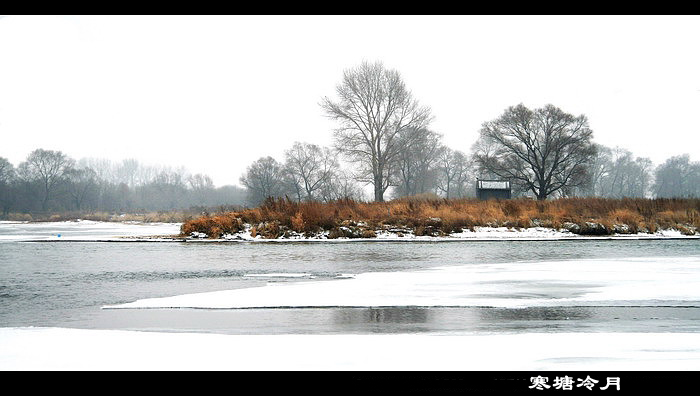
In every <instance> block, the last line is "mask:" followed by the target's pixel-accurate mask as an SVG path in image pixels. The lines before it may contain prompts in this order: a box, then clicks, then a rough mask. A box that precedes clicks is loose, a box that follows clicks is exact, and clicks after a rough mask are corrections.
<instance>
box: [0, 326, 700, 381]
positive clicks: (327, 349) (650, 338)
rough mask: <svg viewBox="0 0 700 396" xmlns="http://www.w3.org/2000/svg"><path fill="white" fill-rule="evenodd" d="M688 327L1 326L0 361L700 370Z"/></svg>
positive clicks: (87, 366) (145, 366)
mask: <svg viewBox="0 0 700 396" xmlns="http://www.w3.org/2000/svg"><path fill="white" fill-rule="evenodd" d="M698 351H700V336H699V335H697V334H692V333H534V334H478V335H476V334H474V335H412V334H400V335H273V336H262V335H222V334H195V333H155V332H136V331H120V330H81V329H65V328H0V370H89V371H95V370H243V371H246V370H268V371H274V370H316V371H333V370H422V371H431V370H464V371H497V370H498V371H510V370H564V369H566V370H577V371H582V370H654V371H662V370H693V371H695V370H700V352H698Z"/></svg>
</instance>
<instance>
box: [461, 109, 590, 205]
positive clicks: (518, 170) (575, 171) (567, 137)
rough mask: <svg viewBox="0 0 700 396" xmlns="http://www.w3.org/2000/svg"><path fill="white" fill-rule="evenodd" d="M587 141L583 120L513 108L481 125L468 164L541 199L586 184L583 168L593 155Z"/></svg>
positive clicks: (547, 111)
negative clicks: (487, 150)
mask: <svg viewBox="0 0 700 396" xmlns="http://www.w3.org/2000/svg"><path fill="white" fill-rule="evenodd" d="M592 137H593V131H592V130H591V129H590V128H589V126H588V119H587V118H586V116H584V115H580V116H577V117H576V116H573V115H571V114H567V113H565V112H563V111H562V110H561V109H559V108H557V107H555V106H553V105H551V104H550V105H546V106H544V107H543V108H540V109H535V110H530V109H528V108H527V107H525V106H524V105H523V104H519V105H517V106H511V107H509V108H508V109H506V111H505V112H504V113H503V114H502V115H501V116H500V117H499V118H497V119H495V120H493V121H488V122H485V123H484V124H483V126H482V128H481V131H480V137H479V141H480V142H477V144H475V146H474V148H475V151H474V159H475V160H476V161H477V163H478V165H479V167H480V168H481V169H482V170H485V171H488V172H491V173H493V174H495V175H497V176H498V177H500V178H504V179H509V180H511V182H512V183H513V184H514V185H519V186H520V188H521V189H522V190H523V191H531V192H532V193H533V194H534V195H535V196H536V197H537V199H538V200H544V199H546V198H547V197H549V196H550V195H551V194H553V193H555V192H557V191H559V190H560V189H562V188H564V187H567V186H569V187H571V186H577V185H582V184H583V183H586V182H587V180H588V179H589V178H588V177H587V174H586V172H587V168H588V165H589V164H588V163H589V162H590V160H591V158H592V156H593V155H594V154H595V150H596V149H595V146H594V145H593V144H592V142H591V139H592ZM483 147H489V148H490V149H491V150H490V151H489V152H486V151H484V150H483Z"/></svg>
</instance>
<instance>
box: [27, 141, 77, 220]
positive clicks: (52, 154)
mask: <svg viewBox="0 0 700 396" xmlns="http://www.w3.org/2000/svg"><path fill="white" fill-rule="evenodd" d="M74 163H75V161H74V160H73V159H71V158H69V157H68V156H67V155H65V154H63V153H62V152H60V151H53V150H43V149H36V150H34V151H32V152H31V153H30V154H29V156H28V157H27V160H26V161H25V162H23V163H21V164H20V165H19V172H20V174H21V175H22V176H23V178H24V179H25V180H27V181H36V182H38V183H39V185H40V186H41V194H42V199H41V209H42V211H46V210H47V209H48V204H49V200H50V199H51V198H53V194H54V193H55V191H56V187H57V186H58V185H59V183H60V181H61V179H62V178H63V176H64V175H65V173H66V171H67V170H68V169H70V168H72V167H73V164H74Z"/></svg>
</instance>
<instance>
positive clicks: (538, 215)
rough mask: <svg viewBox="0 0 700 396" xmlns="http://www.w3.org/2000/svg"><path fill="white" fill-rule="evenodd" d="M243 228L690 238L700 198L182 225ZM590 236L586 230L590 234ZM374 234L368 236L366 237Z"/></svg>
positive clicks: (262, 212)
mask: <svg viewBox="0 0 700 396" xmlns="http://www.w3.org/2000/svg"><path fill="white" fill-rule="evenodd" d="M245 224H250V225H252V226H254V227H255V233H256V234H260V235H262V236H263V237H268V238H277V237H279V236H280V235H284V234H285V232H286V231H287V230H292V231H296V232H299V233H307V234H309V235H310V234H313V233H315V232H319V231H323V230H326V231H332V230H336V231H335V232H334V233H333V235H341V234H343V233H342V232H339V231H338V227H340V226H348V225H349V226H359V227H361V230H360V232H361V233H363V232H364V231H374V230H376V229H379V228H382V227H383V226H392V227H404V228H409V229H413V230H414V231H415V233H416V234H417V235H424V234H425V235H436V234H435V232H432V231H431V230H433V231H434V230H437V233H438V234H449V233H451V232H458V231H461V230H462V229H464V228H473V227H475V226H491V227H502V226H505V227H520V228H528V227H533V226H543V227H553V228H561V227H565V226H571V225H572V224H575V225H578V226H579V227H580V228H581V229H582V231H580V232H581V233H586V232H588V231H590V230H591V224H595V227H593V228H594V229H593V231H590V232H591V233H603V234H611V233H613V232H619V229H620V227H619V226H621V225H625V226H626V227H627V229H629V230H630V231H629V232H638V231H639V232H652V233H653V232H655V231H656V230H657V229H668V228H675V229H679V230H681V231H682V232H684V233H688V234H692V233H694V232H695V231H696V230H700V199H641V198H636V199H632V198H629V199H606V198H565V199H556V200H549V201H535V200H531V199H512V200H489V201H479V200H476V199H450V200H447V199H441V198H436V197H430V196H428V197H407V198H401V199H396V200H393V201H389V202H358V201H354V200H349V199H346V200H338V201H334V202H330V203H320V202H302V203H299V202H294V201H291V200H286V199H268V200H267V201H266V202H265V203H264V204H263V205H261V206H260V207H257V208H252V209H245V210H241V211H236V212H227V213H223V214H218V215H213V216H203V217H199V218H196V219H193V220H189V221H186V222H185V223H184V224H183V226H182V229H181V230H182V234H183V235H190V234H191V233H192V232H193V231H197V232H203V233H205V234H207V235H208V236H209V237H210V238H219V237H220V236H221V235H223V234H226V233H235V232H238V231H240V230H242V229H243V227H244V225H245ZM587 230H588V231H587ZM371 234H372V233H369V232H367V233H366V235H371Z"/></svg>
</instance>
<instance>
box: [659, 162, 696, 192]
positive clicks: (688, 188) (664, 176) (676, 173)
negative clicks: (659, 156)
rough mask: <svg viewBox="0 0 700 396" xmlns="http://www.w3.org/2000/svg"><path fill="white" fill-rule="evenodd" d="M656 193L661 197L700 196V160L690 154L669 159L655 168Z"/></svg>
mask: <svg viewBox="0 0 700 396" xmlns="http://www.w3.org/2000/svg"><path fill="white" fill-rule="evenodd" d="M655 176H656V180H655V181H654V191H655V195H656V196H657V197H659V198H689V197H700V161H693V162H691V161H690V156H689V155H688V154H683V155H677V156H674V157H671V158H669V159H667V160H666V161H665V162H664V163H663V164H661V165H659V166H658V167H657V168H656V170H655Z"/></svg>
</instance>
